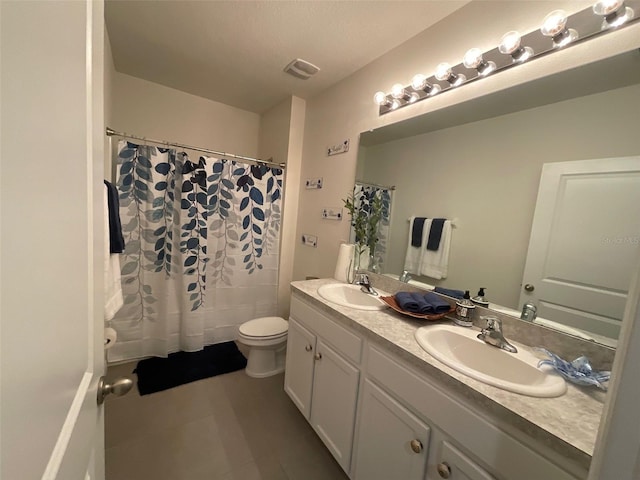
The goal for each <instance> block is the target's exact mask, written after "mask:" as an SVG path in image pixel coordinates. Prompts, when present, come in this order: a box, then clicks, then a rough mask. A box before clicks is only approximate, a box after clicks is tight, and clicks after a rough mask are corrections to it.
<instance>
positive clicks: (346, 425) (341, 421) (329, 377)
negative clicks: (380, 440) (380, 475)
mask: <svg viewBox="0 0 640 480" xmlns="http://www.w3.org/2000/svg"><path fill="white" fill-rule="evenodd" d="M315 359H316V365H315V370H314V380H313V396H312V400H311V404H312V408H311V420H310V422H311V426H312V427H313V428H314V430H315V431H316V433H317V434H318V436H319V437H320V438H321V439H322V441H323V442H324V444H325V445H326V446H327V448H328V449H329V451H330V452H331V453H332V454H333V456H334V457H335V458H336V460H337V461H338V463H339V464H340V466H341V467H342V468H343V469H344V471H345V472H348V471H349V465H350V463H351V447H352V441H353V429H354V423H355V418H356V401H357V397H358V379H359V376H360V372H359V371H358V369H357V368H355V367H354V366H353V365H351V364H350V363H349V362H347V361H346V360H345V359H344V358H342V357H341V356H340V355H339V354H338V353H337V352H336V351H335V350H333V349H332V348H330V347H329V346H328V345H327V344H325V343H324V342H323V341H322V339H320V338H319V339H318V343H317V348H316V354H315Z"/></svg>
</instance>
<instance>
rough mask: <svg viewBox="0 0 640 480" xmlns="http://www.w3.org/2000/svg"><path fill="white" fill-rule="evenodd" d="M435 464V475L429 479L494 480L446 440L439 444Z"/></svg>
mask: <svg viewBox="0 0 640 480" xmlns="http://www.w3.org/2000/svg"><path fill="white" fill-rule="evenodd" d="M437 462H438V463H437V465H435V469H436V472H437V474H434V475H433V476H432V477H430V478H433V479H434V480H435V479H439V478H448V479H449V480H495V478H494V477H492V476H491V475H489V474H488V473H487V472H486V471H485V470H484V469H483V468H481V467H479V466H478V465H477V464H476V463H475V462H474V461H473V460H471V459H470V458H469V457H467V456H466V455H465V454H463V453H462V452H461V451H460V450H458V449H457V448H456V447H454V446H453V445H452V444H451V443H449V442H447V441H446V440H444V441H443V442H442V443H441V444H440V454H439V455H438V461H437Z"/></svg>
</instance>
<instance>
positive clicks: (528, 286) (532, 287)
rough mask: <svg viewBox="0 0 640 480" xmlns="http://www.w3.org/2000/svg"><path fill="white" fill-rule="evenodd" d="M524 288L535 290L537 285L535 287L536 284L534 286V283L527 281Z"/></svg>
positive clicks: (530, 290) (528, 290)
mask: <svg viewBox="0 0 640 480" xmlns="http://www.w3.org/2000/svg"><path fill="white" fill-rule="evenodd" d="M524 289H525V290H526V291H527V292H533V291H534V290H535V289H536V287H534V286H533V285H531V284H530V283H527V284H526V285H525V286H524Z"/></svg>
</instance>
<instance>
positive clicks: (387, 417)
mask: <svg viewBox="0 0 640 480" xmlns="http://www.w3.org/2000/svg"><path fill="white" fill-rule="evenodd" d="M361 412H362V413H360V419H359V422H358V424H359V427H358V441H357V447H356V451H355V452H354V462H355V470H354V471H355V478H356V480H389V479H392V478H398V479H402V480H424V476H425V472H426V469H427V457H428V453H429V435H430V431H431V429H430V428H429V427H428V426H427V425H426V424H425V423H424V422H422V421H421V420H420V419H419V418H418V417H416V416H415V415H413V414H412V413H411V412H409V411H408V410H407V409H406V408H404V407H403V406H402V405H400V404H399V403H398V402H396V401H395V400H394V399H393V398H391V397H390V396H389V395H387V394H386V393H385V392H384V391H383V390H382V389H380V388H378V387H377V386H375V385H374V384H373V383H372V382H371V381H370V380H366V381H365V384H364V391H363V397H362V403H361Z"/></svg>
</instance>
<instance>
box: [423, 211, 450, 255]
mask: <svg viewBox="0 0 640 480" xmlns="http://www.w3.org/2000/svg"><path fill="white" fill-rule="evenodd" d="M446 220H447V219H446V218H434V219H433V220H431V228H430V229H429V239H428V240H427V250H431V251H432V252H437V251H438V249H439V248H440V239H441V238H442V228H443V227H444V222H445V221H446Z"/></svg>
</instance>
